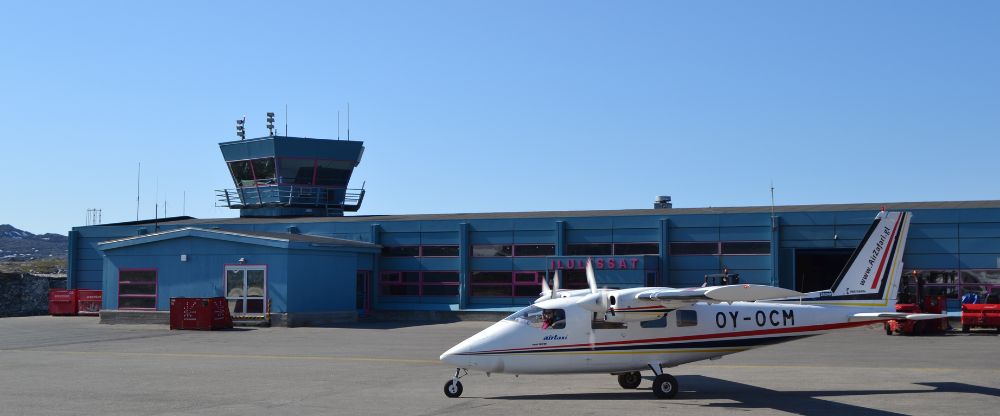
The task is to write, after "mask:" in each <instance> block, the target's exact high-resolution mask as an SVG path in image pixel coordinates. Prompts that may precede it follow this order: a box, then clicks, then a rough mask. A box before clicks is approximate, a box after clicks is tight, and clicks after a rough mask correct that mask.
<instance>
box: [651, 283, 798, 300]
mask: <svg viewBox="0 0 1000 416" xmlns="http://www.w3.org/2000/svg"><path fill="white" fill-rule="evenodd" d="M804 296H805V294H804V293H800V292H796V291H794V290H790V289H783V288H780V287H774V286H765V285H749V284H746V285H728V286H710V287H698V288H687V289H670V288H662V289H653V290H648V291H645V292H642V293H639V294H638V295H636V299H638V300H646V301H654V302H655V301H689V302H698V301H718V302H739V301H744V302H752V301H755V300H768V299H780V298H798V297H804Z"/></svg>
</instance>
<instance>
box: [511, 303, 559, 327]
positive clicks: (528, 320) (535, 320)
mask: <svg viewBox="0 0 1000 416" xmlns="http://www.w3.org/2000/svg"><path fill="white" fill-rule="evenodd" d="M504 320H505V321H511V322H517V323H519V324H522V325H528V326H531V327H534V328H540V329H543V330H548V329H564V328H566V311H564V310H562V309H542V308H539V307H537V306H534V305H532V306H528V307H526V308H524V309H521V310H519V311H517V312H514V313H513V314H511V315H510V316H508V317H506V318H504Z"/></svg>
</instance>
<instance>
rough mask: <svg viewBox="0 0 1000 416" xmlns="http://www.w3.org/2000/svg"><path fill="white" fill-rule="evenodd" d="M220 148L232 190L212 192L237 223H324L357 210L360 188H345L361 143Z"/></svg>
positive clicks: (292, 141)
mask: <svg viewBox="0 0 1000 416" xmlns="http://www.w3.org/2000/svg"><path fill="white" fill-rule="evenodd" d="M272 131H273V130H272ZM219 148H220V149H222V157H223V158H225V160H226V164H227V165H228V167H229V172H230V173H231V174H232V177H233V183H234V184H235V185H236V188H235V189H221V190H218V191H216V192H217V195H218V198H219V199H218V204H217V205H218V206H224V207H229V208H233V209H239V210H240V216H241V217H302V216H317V217H329V216H342V215H344V212H356V211H357V210H358V209H359V208H361V201H362V200H363V199H364V196H365V190H364V186H362V188H361V189H349V188H348V187H347V184H348V182H350V180H351V173H353V172H354V168H355V167H357V166H358V163H360V162H361V155H362V154H364V151H365V147H364V143H363V142H360V141H350V140H324V139H307V138H302V137H287V136H274V135H271V136H267V137H260V138H256V139H246V140H237V141H231V142H223V143H219Z"/></svg>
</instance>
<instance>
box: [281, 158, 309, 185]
mask: <svg viewBox="0 0 1000 416" xmlns="http://www.w3.org/2000/svg"><path fill="white" fill-rule="evenodd" d="M315 168H316V161H315V160H313V159H295V158H289V157H283V158H281V159H278V176H279V179H280V182H281V183H284V184H295V185H312V183H313V176H314V173H315Z"/></svg>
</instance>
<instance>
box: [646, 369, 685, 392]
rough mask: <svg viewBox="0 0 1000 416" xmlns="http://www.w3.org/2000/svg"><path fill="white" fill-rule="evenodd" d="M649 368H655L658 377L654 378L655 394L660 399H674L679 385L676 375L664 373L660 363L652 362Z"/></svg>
mask: <svg viewBox="0 0 1000 416" xmlns="http://www.w3.org/2000/svg"><path fill="white" fill-rule="evenodd" d="M649 369H650V370H653V374H656V377H655V378H653V394H655V395H656V398H658V399H673V398H674V396H676V395H677V390H678V389H679V385H678V384H677V379H676V378H674V376H672V375H670V374H667V373H664V372H663V369H662V368H661V367H660V365H659V364H656V365H654V364H650V365H649Z"/></svg>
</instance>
